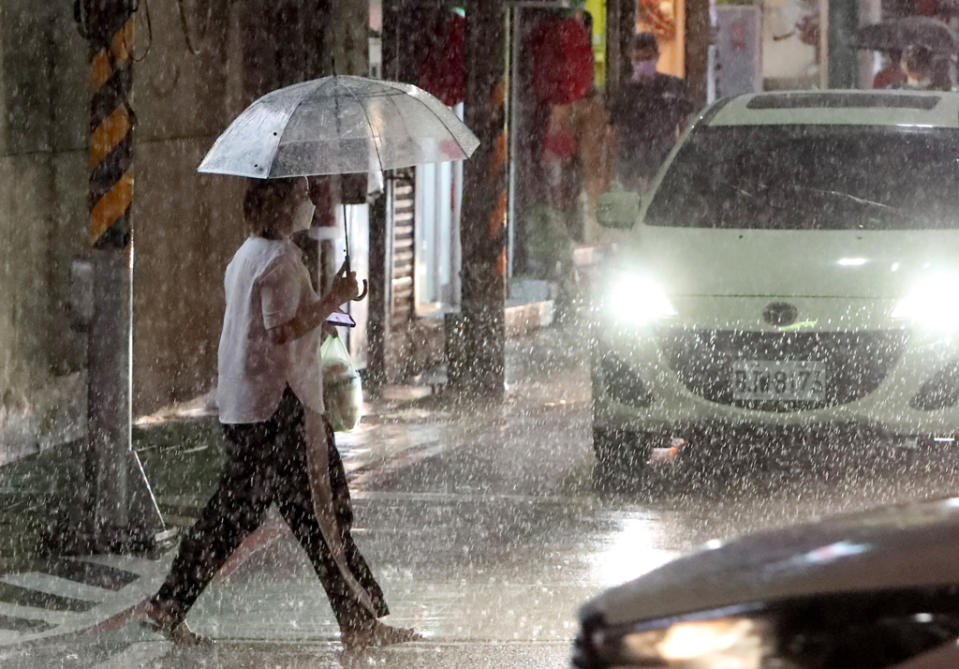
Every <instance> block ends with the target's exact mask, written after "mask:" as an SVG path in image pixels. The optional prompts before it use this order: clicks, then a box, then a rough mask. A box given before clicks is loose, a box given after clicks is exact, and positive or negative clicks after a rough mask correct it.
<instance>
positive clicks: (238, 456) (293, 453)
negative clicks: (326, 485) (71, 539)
mask: <svg viewBox="0 0 959 669" xmlns="http://www.w3.org/2000/svg"><path fill="white" fill-rule="evenodd" d="M303 425H304V412H303V406H302V405H301V404H300V401H299V400H298V399H297V398H296V396H295V395H294V394H293V392H292V391H291V390H290V389H289V388H287V389H286V392H285V393H284V394H283V399H282V401H281V402H280V406H279V407H278V408H277V410H276V412H275V413H274V414H273V417H272V418H271V419H270V420H268V421H265V422H262V423H249V424H239V425H224V426H223V429H224V432H225V434H226V437H227V448H226V462H225V464H224V466H223V470H222V472H221V473H220V478H219V483H218V485H217V488H216V491H215V492H214V493H213V496H212V497H211V498H210V500H209V501H208V502H207V505H206V507H205V508H204V509H203V511H202V513H201V514H200V518H199V519H198V520H197V522H196V524H195V525H194V526H193V527H192V528H191V529H190V531H189V532H188V533H187V534H186V536H185V537H184V538H183V540H182V542H181V543H180V548H179V551H178V553H177V556H176V558H175V559H174V561H173V565H172V567H171V569H170V573H169V575H168V576H167V578H166V581H165V582H164V584H163V585H162V586H161V587H160V590H159V591H158V592H157V594H156V595H154V596H153V600H152V601H153V603H154V604H155V605H157V606H158V607H160V608H162V609H163V610H165V611H167V612H169V613H171V614H172V615H173V616H174V618H175V619H176V620H177V621H182V620H183V619H184V618H185V617H186V615H187V612H188V611H189V610H190V607H191V606H193V603H194V602H195V601H196V599H197V597H199V596H200V593H201V592H203V589H204V588H205V587H206V586H207V585H208V584H209V583H210V581H211V580H212V579H213V576H214V575H215V574H216V572H217V571H218V570H219V569H220V567H222V566H223V564H224V563H225V562H226V561H227V559H229V557H230V555H231V554H232V553H233V551H234V550H236V548H237V547H238V546H239V545H240V543H241V542H242V541H243V539H244V538H245V537H246V536H247V535H249V534H250V533H251V532H253V531H254V530H256V529H257V528H258V527H259V526H260V524H261V523H262V522H263V517H264V515H265V513H266V511H267V509H268V508H269V506H270V504H273V503H275V504H276V505H277V508H278V509H279V512H280V514H281V515H282V516H283V519H284V520H285V521H286V523H287V525H289V527H290V530H292V532H293V535H294V536H295V537H296V538H297V540H298V541H299V542H300V545H301V546H303V549H304V550H305V551H306V554H307V556H309V559H310V562H311V563H312V564H313V568H314V569H315V570H316V574H317V576H319V578H320V582H321V583H322V584H323V588H324V589H325V590H326V594H327V597H328V598H329V600H330V605H331V607H332V609H333V613H334V615H335V616H336V620H337V622H338V623H339V625H340V628H341V629H355V628H358V627H364V626H367V625H370V624H372V622H373V620H374V618H375V617H379V616H384V615H387V614H388V613H389V609H388V608H387V606H386V602H385V601H384V599H383V592H382V590H381V589H380V587H379V585H378V584H377V583H376V580H375V579H374V578H373V575H372V573H371V572H370V569H369V566H368V565H367V563H366V561H365V560H364V558H363V556H362V555H361V554H360V551H359V549H358V548H357V546H356V544H355V543H354V542H353V538H352V536H351V534H350V527H351V525H352V522H353V511H352V507H351V504H350V492H349V488H348V487H347V482H346V473H345V471H344V469H343V463H342V461H341V460H340V455H339V453H338V452H337V450H336V446H335V444H334V442H333V431H332V429H331V428H330V426H329V424H328V423H327V425H326V429H327V444H328V447H329V469H330V484H331V488H332V490H333V504H334V507H335V508H334V514H335V517H336V521H337V530H338V532H339V538H340V540H341V541H342V543H343V546H344V549H345V559H346V562H347V564H348V565H349V569H350V571H351V572H352V575H353V577H354V578H355V580H356V581H357V582H358V583H359V584H360V586H361V587H363V588H364V589H365V590H366V593H367V594H368V596H369V599H370V601H372V602H373V606H374V609H375V611H373V612H370V611H369V609H368V608H367V607H365V606H363V604H362V603H361V602H360V600H359V598H358V597H357V593H356V592H355V591H354V589H353V588H351V587H350V585H349V584H348V583H347V581H346V579H345V578H344V577H343V574H342V572H341V571H340V568H339V567H338V566H337V564H336V562H335V561H334V559H333V556H332V555H331V553H330V549H329V547H328V546H327V544H326V541H325V540H324V538H323V534H322V533H321V531H320V526H319V524H318V523H317V519H316V515H315V512H314V509H313V500H312V497H311V493H310V483H309V477H308V473H307V472H308V469H307V461H306V441H305V436H304V428H303ZM374 614H375V615H374Z"/></svg>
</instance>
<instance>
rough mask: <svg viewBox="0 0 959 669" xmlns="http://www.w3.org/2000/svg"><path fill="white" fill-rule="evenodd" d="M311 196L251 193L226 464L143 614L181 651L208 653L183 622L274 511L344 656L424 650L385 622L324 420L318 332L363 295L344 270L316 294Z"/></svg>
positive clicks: (237, 301) (231, 274) (263, 188)
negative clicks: (302, 220) (309, 252)
mask: <svg viewBox="0 0 959 669" xmlns="http://www.w3.org/2000/svg"><path fill="white" fill-rule="evenodd" d="M307 188H308V187H307V181H306V179H303V178H300V179H289V180H268V181H253V182H251V184H250V186H249V188H248V190H247V193H246V197H245V199H244V203H243V211H244V217H245V219H246V221H247V223H248V225H249V226H250V236H249V237H248V238H247V239H246V240H245V241H244V242H243V244H242V245H241V246H240V248H239V250H238V251H237V252H236V254H235V255H234V256H233V259H232V260H231V261H230V263H229V266H228V267H227V270H226V275H225V279H224V287H225V291H226V309H225V312H224V318H223V330H222V333H221V335H220V344H219V350H218V356H217V358H218V360H217V362H218V380H217V393H216V398H217V405H218V408H219V414H220V422H221V423H222V427H223V431H224V434H225V436H226V453H225V455H226V462H225V464H224V466H223V470H222V472H221V474H220V478H219V484H218V486H217V488H216V490H215V492H214V493H213V496H212V497H211V498H210V500H209V502H207V505H206V507H205V508H204V509H203V511H202V512H201V514H200V517H199V519H198V520H197V521H196V524H195V525H194V526H193V527H192V528H191V529H190V530H189V532H187V534H186V535H185V536H184V538H183V540H182V542H181V543H180V547H179V551H178V554H177V556H176V558H175V559H174V561H173V564H172V566H171V569H170V572H169V574H168V576H167V577H166V580H165V582H164V583H163V585H162V586H161V587H160V589H159V591H158V592H157V593H156V594H155V595H153V597H151V598H150V599H149V600H147V601H145V602H144V603H142V604H141V609H142V612H143V613H144V614H145V616H146V617H147V618H149V620H150V621H151V623H152V625H153V626H155V627H156V629H158V630H159V631H160V632H162V633H164V634H165V635H166V636H168V637H169V638H171V639H173V640H175V641H180V642H185V643H196V642H201V641H202V639H200V638H199V637H196V636H195V635H193V634H192V633H191V632H190V630H189V629H188V628H187V627H186V624H185V622H184V620H185V618H186V616H187V613H188V612H189V610H190V607H191V606H192V605H193V603H194V602H195V601H196V599H197V598H198V597H199V595H200V593H201V592H203V590H204V588H205V587H206V586H207V585H208V584H209V583H210V581H211V580H212V578H213V576H214V575H215V574H216V572H217V571H218V570H219V569H220V567H222V566H223V564H224V563H225V562H226V561H227V560H228V558H229V557H230V555H231V554H232V553H233V552H234V551H235V550H236V549H237V548H238V547H239V546H240V544H241V542H242V541H243V539H244V538H245V537H246V536H247V535H249V534H250V533H252V532H253V531H254V530H256V529H257V528H258V527H259V526H260V524H261V523H262V521H263V518H264V515H265V513H266V511H267V509H268V507H269V506H270V505H271V504H273V503H275V504H276V505H277V508H278V510H279V512H280V515H281V516H282V517H283V519H284V520H285V521H286V523H287V525H288V526H289V527H290V530H291V531H292V532H293V535H294V536H295V537H296V539H297V540H298V541H299V542H300V545H301V546H302V547H303V549H304V550H305V551H306V553H307V555H308V557H309V559H310V561H311V563H312V564H313V568H314V569H315V571H316V574H317V576H319V578H320V582H321V583H322V585H323V587H324V589H325V590H326V594H327V596H328V598H329V601H330V605H331V607H332V609H333V613H334V615H335V617H336V620H337V623H338V624H339V627H340V631H341V641H342V643H343V645H344V646H345V647H347V648H359V647H364V646H370V645H386V644H391V643H400V642H404V641H410V640H413V639H416V638H418V636H417V635H416V633H415V632H414V631H413V630H411V629H400V628H395V627H391V626H389V625H386V624H384V623H383V622H381V621H379V620H378V618H380V617H382V616H385V615H387V614H388V613H389V609H388V607H387V605H386V602H385V600H384V597H383V592H382V590H381V589H380V587H379V585H378V584H377V583H376V580H375V579H374V577H373V575H372V573H371V572H370V569H369V567H368V565H367V564H366V561H365V560H364V559H363V557H362V555H361V554H360V552H359V549H358V548H357V547H356V544H355V543H354V542H353V539H352V537H351V535H350V525H351V523H352V510H351V507H350V499H349V490H348V488H347V483H346V474H345V472H344V470H343V465H342V462H341V461H340V458H339V454H338V453H337V451H336V447H335V445H334V443H333V434H332V430H331V429H330V428H329V424H328V423H326V422H325V421H324V420H323V419H322V413H323V395H322V378H321V374H322V371H321V367H320V360H319V350H320V346H319V343H320V337H321V336H322V327H320V326H321V325H322V324H323V323H324V321H325V320H326V318H327V317H328V316H329V315H330V314H331V313H332V312H333V311H334V310H335V309H336V308H337V307H338V306H339V305H340V304H342V303H344V302H347V301H349V300H350V299H351V298H353V297H355V296H356V295H357V294H358V287H357V281H356V275H355V273H353V272H349V271H347V270H346V269H343V270H341V272H339V273H338V274H337V276H336V277H335V279H334V280H333V282H332V285H331V287H330V290H329V292H328V294H326V295H324V296H323V297H322V298H321V297H318V296H317V295H316V293H315V292H314V291H313V288H312V285H311V282H310V276H309V272H308V270H307V269H306V266H305V265H304V264H303V262H302V259H301V253H300V250H299V248H297V247H296V246H295V245H294V244H293V242H292V241H290V240H289V239H288V236H289V234H290V233H291V232H292V231H293V229H294V225H295V220H294V219H295V218H296V217H297V212H298V211H302V209H303V205H304V204H307V205H308V204H309V203H308V200H307ZM318 491H320V492H319V493H318Z"/></svg>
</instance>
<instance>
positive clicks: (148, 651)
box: [90, 641, 173, 669]
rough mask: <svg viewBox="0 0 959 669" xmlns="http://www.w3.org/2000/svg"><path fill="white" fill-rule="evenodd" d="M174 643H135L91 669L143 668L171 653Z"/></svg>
mask: <svg viewBox="0 0 959 669" xmlns="http://www.w3.org/2000/svg"><path fill="white" fill-rule="evenodd" d="M172 647H173V643H172V642H170V641H151V642H144V643H135V644H133V645H131V646H127V647H126V648H125V649H123V651H122V652H120V653H117V654H116V655H114V656H113V657H111V658H110V659H109V660H107V661H106V662H101V663H100V664H97V665H94V666H93V667H90V669H130V667H143V666H146V664H147V663H148V662H151V661H152V660H156V659H157V658H159V657H162V656H163V655H166V654H167V653H168V652H170V649H171V648H172Z"/></svg>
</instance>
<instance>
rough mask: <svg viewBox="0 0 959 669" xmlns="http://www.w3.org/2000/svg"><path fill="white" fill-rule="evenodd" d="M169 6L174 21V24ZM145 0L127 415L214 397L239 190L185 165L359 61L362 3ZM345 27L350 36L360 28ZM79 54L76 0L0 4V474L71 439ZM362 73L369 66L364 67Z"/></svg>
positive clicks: (78, 344) (237, 235)
mask: <svg viewBox="0 0 959 669" xmlns="http://www.w3.org/2000/svg"><path fill="white" fill-rule="evenodd" d="M180 6H182V9H183V11H184V13H185V17H184V18H185V24H186V25H185V26H184V25H183V24H184V21H183V20H181V17H180V13H179V11H180ZM334 6H335V7H339V5H333V4H332V3H331V2H330V0H246V1H245V2H234V1H233V0H208V2H205V3H185V2H183V3H180V2H169V3H149V13H150V17H149V18H150V22H149V23H150V24H151V25H149V26H148V22H147V20H146V18H147V17H146V10H147V3H140V9H139V12H138V15H137V18H136V31H137V35H136V40H135V41H136V44H135V45H134V58H135V62H134V65H133V82H134V83H133V96H132V100H131V106H132V108H133V111H134V113H135V116H136V126H135V130H134V173H135V180H136V181H135V187H134V195H133V210H132V221H133V252H134V279H133V291H134V307H133V309H134V315H133V320H134V326H133V403H134V414H135V415H140V414H144V413H149V412H152V411H154V410H156V409H158V408H160V407H163V406H166V405H169V404H170V403H173V402H177V401H184V400H189V399H192V398H194V397H196V396H197V395H199V394H202V393H204V392H207V391H209V390H210V389H211V388H212V387H213V383H214V380H215V375H216V348H217V343H218V341H217V340H218V336H219V330H220V324H221V319H222V313H223V289H222V276H223V271H224V269H225V267H226V264H227V262H228V261H229V259H230V257H231V255H232V253H233V252H234V251H235V250H236V248H237V247H238V246H239V245H240V244H241V243H242V240H243V238H244V237H245V234H246V233H245V229H244V225H243V221H242V216H241V202H242V195H243V191H244V187H245V184H244V181H243V180H242V179H238V178H233V177H223V176H206V175H199V174H197V173H196V167H197V165H198V164H199V162H200V160H201V159H202V157H203V156H204V154H205V152H206V151H207V150H208V149H209V147H210V146H211V145H212V143H213V141H214V139H215V138H216V137H217V135H218V134H219V133H220V132H221V131H222V130H223V129H224V128H225V127H226V126H227V125H228V124H229V122H230V121H231V120H232V119H233V118H234V117H235V116H236V115H237V114H238V113H239V112H240V111H242V110H243V109H244V108H245V107H246V105H247V104H249V103H250V102H251V101H252V99H253V98H255V97H258V96H259V95H261V94H262V93H264V92H266V91H267V90H271V89H273V88H275V87H277V86H281V85H286V84H289V83H294V82H297V81H302V80H305V79H310V78H313V77H316V76H322V75H323V74H326V73H327V72H328V71H329V68H330V66H331V65H332V62H331V59H330V58H329V56H328V55H324V54H329V53H330V52H331V47H330V46H329V45H330V44H331V38H330V35H329V33H330V32H331V31H330V30H329V25H330V21H331V20H332V21H337V22H338V23H337V25H338V27H340V28H342V27H343V26H347V27H349V26H352V28H351V29H349V30H346V29H344V30H338V31H336V33H335V35H334V37H336V40H335V47H336V49H337V52H338V54H339V55H338V63H342V67H341V66H340V65H338V70H339V71H340V72H349V71H352V70H353V69H354V68H360V69H361V70H363V68H365V67H366V65H365V62H366V61H365V58H366V52H367V42H366V25H367V23H368V21H369V15H368V8H366V4H365V3H360V4H359V5H357V6H356V7H354V6H352V5H351V6H350V8H346V7H339V9H337V10H336V12H333V11H332V9H331V8H332V7H334ZM354 24H355V25H354ZM88 70H89V67H88V45H87V43H86V41H85V40H84V39H83V38H82V37H81V36H80V35H79V33H78V30H77V26H76V24H75V22H74V18H73V3H71V2H58V3H38V2H35V1H33V0H4V2H3V3H0V111H2V113H0V236H2V239H3V240H4V243H3V244H0V463H2V462H5V461H9V460H11V459H14V458H17V457H20V456H22V455H24V454H27V453H30V452H34V451H36V450H37V449H38V448H39V447H43V446H48V445H53V444H56V443H62V442H63V441H66V440H69V439H73V438H79V437H80V436H82V434H83V427H84V426H83V423H84V415H85V413H84V412H85V409H86V379H85V351H86V339H85V337H84V335H83V334H82V333H81V332H78V331H76V330H73V329H71V328H70V327H69V326H68V320H69V315H70V314H69V310H68V306H67V305H68V298H69V296H70V293H71V288H72V286H71V272H70V268H71V263H72V261H73V260H75V259H80V258H83V257H84V256H87V255H89V254H90V253H91V251H90V249H89V243H88V238H87V227H88V224H87V219H88V215H87V181H88V171H89V169H88V164H87V163H88V154H87V146H88V137H87V134H88V126H89V104H90V94H91V91H90V88H89V84H88V81H89V74H88ZM363 71H365V70H363Z"/></svg>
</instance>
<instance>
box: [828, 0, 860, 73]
mask: <svg viewBox="0 0 959 669" xmlns="http://www.w3.org/2000/svg"><path fill="white" fill-rule="evenodd" d="M827 4H828V5H829V6H828V11H827V12H824V14H825V16H822V19H821V21H822V22H823V23H824V24H825V25H823V26H821V28H820V29H821V30H823V29H824V30H825V35H824V36H825V44H824V51H825V54H826V57H825V58H824V59H823V60H825V67H826V70H827V74H826V81H827V83H828V85H829V88H857V87H858V85H859V56H858V53H857V51H856V49H855V48H853V47H852V46H851V44H852V38H853V36H854V35H855V32H856V29H857V28H858V27H859V2H851V1H849V2H830V3H827Z"/></svg>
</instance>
